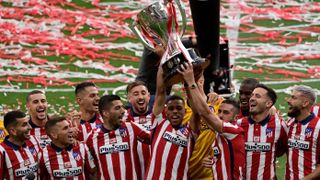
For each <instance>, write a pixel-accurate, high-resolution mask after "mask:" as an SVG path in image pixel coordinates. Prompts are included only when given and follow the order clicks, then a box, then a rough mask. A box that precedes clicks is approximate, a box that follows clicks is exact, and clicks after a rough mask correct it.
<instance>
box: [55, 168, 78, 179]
mask: <svg viewBox="0 0 320 180" xmlns="http://www.w3.org/2000/svg"><path fill="white" fill-rule="evenodd" d="M80 174H82V168H81V167H74V168H67V169H58V170H53V176H54V177H56V178H66V177H72V176H79V175H80Z"/></svg>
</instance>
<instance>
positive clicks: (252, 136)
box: [237, 114, 288, 180]
mask: <svg viewBox="0 0 320 180" xmlns="http://www.w3.org/2000/svg"><path fill="white" fill-rule="evenodd" d="M237 123H238V125H239V126H240V127H242V128H243V129H244V131H245V150H246V179H247V180H250V179H261V180H262V179H268V180H270V179H276V157H277V156H281V155H282V154H283V153H285V151H286V148H287V147H286V145H287V132H288V129H287V125H286V123H285V122H284V121H283V120H282V119H280V118H279V116H278V115H277V114H276V115H272V116H271V115H270V116H267V117H266V118H265V119H264V120H262V121H261V122H259V123H256V122H255V121H254V120H253V119H251V118H250V117H244V118H242V119H239V120H238V121H237Z"/></svg>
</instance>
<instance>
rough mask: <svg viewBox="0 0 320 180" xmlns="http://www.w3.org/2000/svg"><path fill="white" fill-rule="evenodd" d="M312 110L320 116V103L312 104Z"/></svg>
mask: <svg viewBox="0 0 320 180" xmlns="http://www.w3.org/2000/svg"><path fill="white" fill-rule="evenodd" d="M311 112H313V113H314V115H316V116H318V117H319V118H320V105H314V106H312V109H311Z"/></svg>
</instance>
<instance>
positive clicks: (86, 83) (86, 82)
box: [75, 81, 97, 95]
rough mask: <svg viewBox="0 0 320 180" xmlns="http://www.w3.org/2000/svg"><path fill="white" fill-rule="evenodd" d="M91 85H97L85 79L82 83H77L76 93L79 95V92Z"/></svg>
mask: <svg viewBox="0 0 320 180" xmlns="http://www.w3.org/2000/svg"><path fill="white" fill-rule="evenodd" d="M90 86H93V87H97V86H96V85H95V84H94V83H93V82H90V81H84V82H81V83H80V84H77V85H76V89H75V94H76V95H78V94H79V92H81V91H83V90H84V89H85V88H86V87H90Z"/></svg>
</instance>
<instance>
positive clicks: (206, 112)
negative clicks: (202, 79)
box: [179, 64, 245, 179]
mask: <svg viewBox="0 0 320 180" xmlns="http://www.w3.org/2000/svg"><path fill="white" fill-rule="evenodd" d="M179 72H180V73H181V74H182V75H183V77H184V80H185V82H186V84H187V85H188V87H189V88H188V90H189V94H190V97H191V100H192V103H193V104H194V105H195V107H194V108H195V110H196V111H197V112H198V113H199V114H201V116H202V117H203V119H204V120H205V121H206V123H207V125H208V127H209V128H210V129H212V130H214V131H216V132H218V134H217V136H216V140H215V142H214V144H213V151H214V159H211V162H209V163H207V164H206V166H207V165H209V166H210V167H212V170H213V178H214V179H244V171H245V150H244V131H243V129H242V128H240V127H238V126H237V125H234V124H232V123H230V122H233V121H235V117H236V116H237V114H238V113H239V111H240V107H239V104H238V103H237V102H236V101H234V100H224V101H223V102H222V104H221V105H220V107H219V110H218V114H219V116H217V115H216V114H215V113H212V112H211V110H210V108H209V107H208V105H207V103H206V102H205V101H204V99H203V98H202V96H201V93H200V91H199V88H198V87H197V85H196V83H195V78H194V73H193V67H192V64H184V65H182V66H181V71H180V70H179ZM215 96H216V97H218V95H217V94H215ZM215 99H218V98H215ZM228 121H230V122H228ZM213 161H214V162H213Z"/></svg>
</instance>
